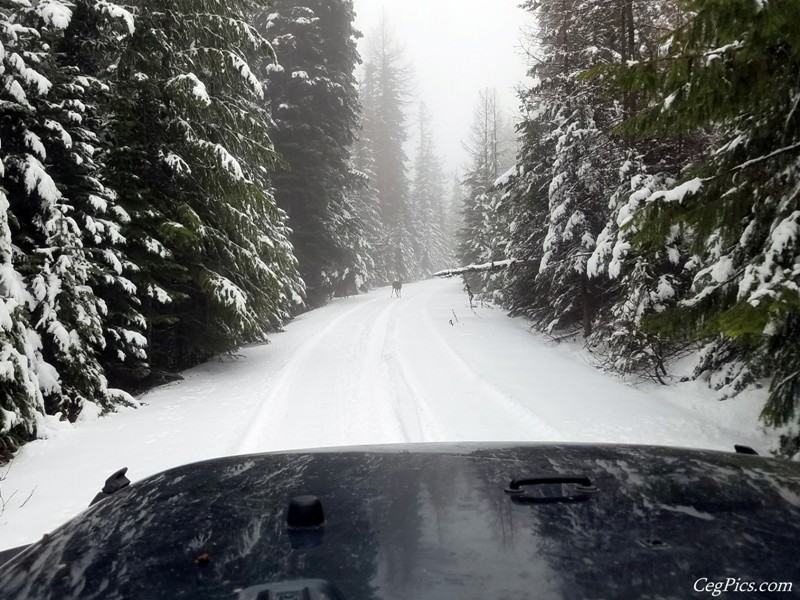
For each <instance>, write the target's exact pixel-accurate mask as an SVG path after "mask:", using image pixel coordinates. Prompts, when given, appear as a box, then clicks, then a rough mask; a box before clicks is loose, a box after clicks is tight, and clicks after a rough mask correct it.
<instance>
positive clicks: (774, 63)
mask: <svg viewBox="0 0 800 600" xmlns="http://www.w3.org/2000/svg"><path fill="white" fill-rule="evenodd" d="M524 6H525V7H526V8H527V9H528V10H530V11H532V12H534V13H535V14H536V17H537V23H538V29H537V31H536V44H535V52H536V53H537V56H536V60H535V61H534V63H533V66H532V69H531V73H530V74H531V79H532V83H531V84H530V85H529V87H528V89H526V90H524V91H523V93H522V94H521V100H522V102H523V109H524V111H525V117H524V119H523V122H522V124H521V126H520V128H519V132H520V136H521V140H522V143H521V152H520V156H519V160H518V165H517V168H516V170H515V171H512V172H511V176H510V177H508V178H507V179H506V180H505V181H501V182H499V183H500V184H501V185H502V189H503V190H504V191H505V193H506V196H505V197H506V199H507V200H506V202H505V204H506V206H504V207H502V210H499V209H498V208H496V207H492V206H491V205H489V207H488V209H485V210H484V211H483V214H485V215H488V217H489V218H490V220H491V224H490V225H488V226H483V227H482V228H481V229H482V230H483V231H491V230H492V229H493V228H495V229H496V228H497V227H500V228H501V229H502V228H504V227H507V229H508V236H509V240H510V241H509V243H508V245H507V246H506V248H505V258H507V259H513V262H512V263H511V264H512V266H511V267H509V268H508V270H507V271H506V272H505V273H504V274H503V275H500V276H498V275H496V274H495V275H492V277H493V278H494V283H495V285H499V286H500V290H499V293H495V294H494V297H495V298H496V299H499V300H500V301H502V302H503V303H504V304H505V305H506V306H508V307H509V308H510V309H511V310H512V311H513V312H515V313H521V314H526V315H528V316H529V317H531V318H532V319H533V321H534V324H535V326H536V327H538V328H540V329H542V330H544V331H548V332H550V333H552V334H553V335H561V334H571V333H574V332H577V331H580V330H581V329H582V330H583V332H584V334H585V336H586V337H587V340H588V344H589V346H590V348H591V349H592V350H593V352H594V355H595V356H596V357H598V358H600V359H601V362H602V364H603V366H605V367H607V368H609V369H612V370H615V371H617V372H620V373H624V374H629V373H637V374H641V375H645V376H648V377H651V378H653V379H656V380H660V381H662V382H666V380H667V377H668V374H669V360H670V358H671V357H673V356H674V355H675V354H677V353H681V352H683V351H695V352H697V351H698V350H701V351H700V352H699V358H700V360H699V366H698V368H697V372H696V375H697V376H698V377H701V378H703V379H705V380H706V381H707V382H708V383H709V385H711V386H712V387H713V388H715V389H716V390H718V391H719V395H720V398H721V399H726V398H731V397H733V396H735V395H736V394H738V393H739V392H740V391H742V390H743V389H745V388H747V387H748V386H754V385H755V386H757V385H760V384H761V383H762V381H764V379H767V380H769V381H770V383H769V386H770V396H769V402H768V403H767V405H766V407H765V409H764V412H763V415H762V417H763V420H764V422H765V423H766V424H768V425H771V426H779V427H782V426H788V427H789V429H788V431H789V433H788V434H787V435H786V436H785V438H784V447H783V451H784V452H785V453H786V454H789V455H791V454H794V453H796V451H797V449H798V447H800V443H799V442H798V439H800V434H798V431H800V424H798V423H800V422H799V421H798V414H800V412H799V411H798V402H799V401H800V376H799V375H798V364H800V363H798V360H800V359H798V357H800V346H798V343H797V340H798V339H800V335H798V322H799V321H800V318H799V317H798V311H800V266H799V265H800V245H799V244H798V238H799V237H800V208H799V207H800V205H798V198H799V197H800V194H799V193H798V189H800V184H798V182H800V171H799V169H800V162H798V156H800V137H799V136H800V133H798V132H800V124H799V123H800V117H799V116H798V115H800V110H799V109H798V107H800V92H799V91H798V84H797V72H798V67H799V66H800V63H799V62H798V61H800V58H798V57H799V56H800V29H799V27H800V26H798V23H800V12H798V11H800V7H799V6H798V4H797V3H796V2H791V1H789V0H775V1H770V2H752V1H750V0H726V1H724V2H718V1H716V0H685V1H681V0H661V1H659V2H636V1H635V0H616V1H611V2H609V1H607V0H562V1H559V2H539V1H534V0H531V1H529V2H526V3H525V5H524ZM484 204H485V202H484ZM472 218H473V221H475V222H477V223H480V218H476V216H474V215H473V217H472ZM471 239H473V240H478V239H480V238H479V236H477V235H475V236H473V237H472V238H471ZM469 262H476V261H475V260H472V261H469ZM478 262H479V261H478Z"/></svg>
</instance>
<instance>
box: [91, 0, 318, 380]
mask: <svg viewBox="0 0 800 600" xmlns="http://www.w3.org/2000/svg"><path fill="white" fill-rule="evenodd" d="M258 8H259V5H258V3H256V2H254V1H252V2H251V1H247V0H238V1H235V2H222V1H221V0H219V1H216V0H215V1H208V0H180V1H179V2H174V1H172V0H170V1H169V2H167V1H166V0H164V1H159V0H147V1H145V0H141V1H140V2H137V3H135V6H134V9H135V11H136V17H137V26H136V29H135V32H134V33H133V35H132V36H131V37H130V40H129V41H128V43H127V45H126V47H125V48H124V51H123V53H122V56H121V58H120V60H119V62H118V66H117V68H116V71H115V75H116V77H115V86H116V89H117V92H118V93H117V94H116V95H115V102H114V104H113V106H112V109H113V118H112V120H111V123H110V144H109V148H110V150H109V152H108V156H107V158H106V162H107V164H108V171H109V173H108V177H109V180H110V181H111V183H112V184H113V186H114V188H115V189H116V190H117V191H118V193H119V201H120V204H121V205H122V207H123V208H124V209H125V210H126V211H127V213H128V214H129V215H130V218H131V221H130V223H129V224H128V225H127V226H126V228H125V231H124V234H125V235H126V237H127V238H128V240H129V253H130V256H131V259H132V260H133V262H135V264H136V265H137V266H138V267H139V270H138V272H137V273H136V277H135V279H134V283H135V285H136V287H137V290H138V295H139V298H140V299H141V301H142V311H143V314H144V316H145V318H146V319H147V322H148V325H149V330H148V332H147V338H148V342H149V346H150V348H151V362H152V364H153V365H154V367H155V369H156V371H158V372H165V371H174V370H177V369H178V368H181V367H183V366H186V365H189V364H193V363H195V362H197V361H199V360H202V359H204V358H206V357H208V356H210V355H212V354H215V353H219V352H229V351H232V350H233V349H235V348H236V347H238V345H239V344H241V343H242V342H245V341H249V340H261V339H264V336H265V334H266V333H267V332H268V331H270V330H273V329H275V328H278V327H280V326H281V324H282V323H283V322H284V321H285V319H286V318H288V315H289V311H290V310H291V307H292V305H293V304H294V303H297V302H300V300H301V296H300V295H301V293H302V286H301V283H300V280H299V278H298V275H297V271H296V259H295V258H294V256H293V255H292V247H291V244H290V243H289V241H288V234H289V231H288V229H287V227H286V223H285V221H286V215H285V213H284V212H283V211H281V210H280V209H279V208H278V207H277V206H276V205H275V202H274V199H273V198H272V196H271V193H270V191H269V190H270V182H269V172H270V169H271V168H272V167H273V166H274V165H275V164H276V161H277V158H276V154H275V152H274V150H273V148H272V144H271V142H270V137H269V131H268V127H269V123H270V117H269V114H268V112H267V111H266V110H265V108H264V104H263V102H264V86H263V84H262V81H263V79H264V78H265V77H266V75H267V72H268V70H270V69H273V68H274V65H275V61H274V53H273V50H272V47H271V46H270V44H269V43H268V42H267V41H266V40H265V39H264V38H263V37H262V36H261V35H260V34H259V33H258V31H257V30H256V29H255V28H254V27H253V26H252V25H250V24H249V19H250V18H251V17H252V15H253V14H254V13H255V11H256V10H257V9H258Z"/></svg>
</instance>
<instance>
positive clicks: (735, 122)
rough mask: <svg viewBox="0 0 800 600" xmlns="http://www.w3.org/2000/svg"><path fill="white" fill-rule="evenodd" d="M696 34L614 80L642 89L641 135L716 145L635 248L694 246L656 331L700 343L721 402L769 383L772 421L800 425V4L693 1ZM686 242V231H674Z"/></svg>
mask: <svg viewBox="0 0 800 600" xmlns="http://www.w3.org/2000/svg"><path fill="white" fill-rule="evenodd" d="M685 8H686V11H687V18H688V22H687V24H686V26H685V27H683V28H681V29H678V30H676V32H675V33H673V34H672V35H670V36H669V38H668V39H667V40H666V41H665V43H664V44H663V46H662V49H661V53H660V56H658V57H657V58H654V59H652V60H649V61H643V62H641V63H640V64H637V65H632V66H630V67H628V68H626V69H624V70H622V71H620V72H618V73H616V75H617V80H618V81H619V82H620V83H621V84H622V85H623V86H624V87H625V88H628V89H631V88H642V87H643V88H644V89H645V91H646V92H647V94H648V97H649V98H648V99H650V103H649V106H648V107H647V109H646V110H643V111H642V112H641V113H640V114H639V115H637V117H636V118H635V119H634V120H633V121H632V122H631V123H630V125H629V130H630V131H632V132H634V133H636V134H638V135H664V134H673V135H675V134H678V135H685V134H686V133H687V132H689V133H691V132H694V131H697V130H700V129H703V128H705V129H713V131H714V138H713V145H712V148H711V149H710V151H709V152H708V153H707V155H706V156H705V157H704V158H703V159H702V160H698V161H697V162H696V164H695V165H693V166H692V168H691V169H689V170H688V171H687V172H686V173H685V174H684V175H683V177H682V178H681V180H680V181H678V182H677V184H676V185H675V186H672V187H670V189H668V190H667V191H665V192H658V193H655V194H653V195H652V196H650V197H649V198H648V199H647V206H646V207H645V208H644V210H643V211H642V213H641V216H640V218H639V219H638V220H637V228H638V229H639V230H640V231H639V233H638V234H637V236H636V237H635V240H634V241H635V245H634V248H635V249H637V250H640V249H643V248H647V247H648V246H649V245H651V244H661V245H663V244H665V243H666V244H667V245H668V244H669V243H671V241H672V240H673V239H674V238H675V237H676V236H683V237H685V238H686V239H687V241H688V244H687V248H688V249H689V250H690V252H691V256H690V257H689V258H688V260H685V261H682V263H681V266H682V267H683V273H685V274H686V275H688V276H689V277H690V278H691V286H690V289H689V290H687V292H686V294H684V295H682V296H681V298H680V300H679V302H678V304H677V306H676V308H675V309H674V310H669V311H666V312H664V313H663V314H662V315H659V316H658V317H656V318H653V319H651V320H650V323H649V328H650V329H651V330H654V331H660V332H664V333H666V332H669V333H670V334H671V335H684V336H690V337H692V338H696V339H699V340H702V341H703V342H704V343H705V344H706V349H705V352H704V354H703V361H702V362H701V365H700V367H699V369H698V374H699V375H702V376H704V377H706V378H707V379H708V380H709V381H710V382H711V383H712V385H714V387H716V388H718V389H720V391H721V392H722V394H723V397H725V396H730V395H731V394H735V393H736V392H738V391H740V390H741V389H742V388H743V387H745V386H746V385H748V384H751V383H753V382H754V381H757V380H758V379H759V378H760V377H763V376H766V377H769V378H770V379H771V381H772V383H771V384H770V399H769V402H768V404H767V406H766V407H765V409H764V413H763V418H764V420H765V422H766V423H767V424H769V425H775V426H783V425H791V426H792V427H793V428H794V430H795V431H794V433H793V434H792V435H789V436H787V437H786V440H785V442H786V446H785V450H786V451H787V453H793V452H794V451H796V449H797V447H798V441H797V440H798V439H800V437H798V433H797V432H798V427H800V425H799V423H800V420H798V418H799V417H800V411H799V410H798V405H799V404H800V372H799V371H798V365H799V364H800V363H799V362H798V361H799V360H800V359H799V358H798V357H800V346H799V345H798V339H800V337H799V336H798V326H797V323H798V319H800V238H799V237H798V234H799V233H800V229H798V223H799V220H800V114H799V112H798V105H800V89H798V82H797V72H798V69H800V23H799V20H800V6H798V4H797V3H796V2H792V1H790V0H783V1H781V0H775V1H774V2H769V3H754V2H748V1H745V0H733V1H731V2H724V3H723V2H709V1H697V0H694V1H688V2H685ZM676 230H677V233H676Z"/></svg>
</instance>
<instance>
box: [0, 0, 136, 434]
mask: <svg viewBox="0 0 800 600" xmlns="http://www.w3.org/2000/svg"><path fill="white" fill-rule="evenodd" d="M110 6H113V5H111V4H110V3H99V4H96V5H87V4H83V3H80V4H78V5H77V6H76V5H72V4H71V3H67V2H56V1H52V2H48V3H38V4H36V5H34V6H30V5H27V4H19V3H18V4H16V6H14V7H11V8H8V7H7V8H5V10H6V11H7V12H5V13H4V15H3V19H4V23H6V25H5V26H4V36H5V37H6V39H5V40H4V42H5V43H4V46H5V50H6V54H5V59H6V61H7V65H5V69H4V71H5V73H4V78H5V86H4V90H5V92H6V93H8V95H9V96H10V101H9V102H6V103H5V104H4V109H3V110H4V112H5V114H4V117H5V118H4V119H2V124H1V125H0V136H2V140H3V151H2V161H3V165H4V167H5V168H4V173H3V175H4V186H5V188H6V195H5V207H4V210H3V212H4V213H5V217H4V226H3V229H4V234H5V235H6V236H7V239H8V240H9V241H10V243H12V244H13V251H12V252H10V253H6V254H5V255H4V257H3V261H4V264H6V266H7V268H8V271H7V272H6V274H5V275H4V277H3V279H4V285H3V287H5V288H6V294H7V297H8V298H9V299H10V300H11V302H12V304H13V307H9V308H10V309H11V310H9V311H8V312H9V316H10V319H11V325H10V328H9V329H8V330H7V333H9V334H10V335H11V337H12V339H13V338H16V339H15V342H14V343H12V344H11V345H10V346H8V347H7V348H6V349H5V350H4V351H3V354H4V355H5V359H6V360H8V361H9V363H8V365H9V369H7V370H6V372H7V373H8V374H13V376H12V377H11V378H10V380H9V382H8V383H9V384H11V387H12V388H15V387H17V386H15V385H14V384H13V380H14V379H16V380H17V385H19V384H21V386H22V389H24V390H25V392H24V393H23V392H22V389H20V388H19V387H17V389H16V391H14V390H13V389H12V390H11V391H10V393H9V395H8V398H7V402H9V403H10V406H9V407H6V410H9V411H10V412H9V413H8V414H7V415H5V414H4V419H3V420H4V421H6V422H4V423H2V424H0V435H4V434H8V435H10V436H12V438H13V437H14V436H15V433H14V430H15V429H16V430H17V431H19V432H21V434H22V435H21V437H20V439H30V437H32V436H33V435H35V434H36V420H37V419H36V415H37V414H39V415H40V414H42V413H44V412H47V413H49V414H58V415H61V416H63V417H67V418H69V419H74V418H76V417H77V415H78V414H79V412H80V411H81V410H82V408H83V407H84V405H85V404H86V402H88V401H91V402H95V403H98V404H100V405H101V406H103V407H104V408H110V407H111V406H112V405H113V404H115V403H117V402H118V401H120V400H130V397H129V396H127V394H124V393H122V392H120V391H117V390H112V389H109V388H108V385H107V379H106V377H105V371H104V368H103V365H102V356H103V354H104V353H105V352H107V351H108V349H109V346H110V344H109V339H110V338H111V337H112V333H113V332H112V331H111V329H110V328H108V327H106V324H105V318H106V316H107V314H108V306H107V304H106V303H105V302H104V301H103V299H102V298H101V297H100V296H99V295H98V293H97V290H98V289H100V288H102V287H103V286H104V285H106V284H107V283H108V282H109V281H112V282H114V281H116V280H117V279H122V276H121V273H122V271H123V268H124V266H123V263H122V262H121V260H120V257H121V244H122V243H123V242H124V240H123V238H122V236H121V235H120V233H119V229H120V222H121V221H122V220H124V214H122V213H118V212H116V210H115V207H114V205H113V192H111V191H110V190H108V189H107V188H106V187H105V185H104V184H103V182H102V181H101V179H100V178H99V176H98V166H97V164H96V163H95V162H94V159H93V156H94V152H95V150H96V148H95V146H94V144H95V143H96V142H97V133H96V131H97V123H96V121H94V119H93V111H94V105H93V99H94V97H95V96H94V93H95V91H96V90H97V89H98V88H101V87H102V84H100V83H99V82H98V81H97V80H96V79H95V78H93V77H92V76H90V75H87V74H86V72H85V71H84V70H83V69H82V68H81V67H82V65H80V64H77V63H73V62H71V61H70V60H68V58H67V51H66V48H67V47H68V46H69V44H70V42H71V40H74V36H75V27H73V11H76V12H77V13H79V14H89V13H90V12H93V13H94V15H93V17H92V18H94V19H96V20H98V22H103V21H102V19H100V16H101V15H102V13H103V12H104V10H105V9H106V8H107V7H110ZM11 21H13V23H14V24H13V26H12V25H10V22H11ZM104 25H108V24H107V23H104ZM108 26H109V28H110V29H113V25H108ZM97 34H98V36H100V35H102V33H101V32H99V31H98V32H97ZM31 65H35V69H34V68H33V67H32V66H31ZM15 280H16V282H15V283H12V282H13V281H15ZM126 292H127V290H122V292H121V294H120V295H121V296H123V297H125V296H126ZM127 297H128V299H130V295H127ZM23 307H24V308H23ZM137 325H141V321H138V322H137ZM20 336H24V339H23V338H22V337H20ZM140 337H141V336H139V337H136V336H135V335H132V337H131V338H130V339H126V340H124V342H123V343H122V344H118V345H117V349H119V348H124V349H125V350H126V351H130V352H132V353H134V354H136V356H137V360H138V359H141V357H142V355H143V350H142V348H141V346H140V344H139V341H140V340H139V338H140ZM20 342H22V345H20ZM26 369H27V370H28V371H29V372H28V373H25V370H26ZM37 387H38V389H36V388H37ZM9 415H13V416H9ZM9 432H10V433H9ZM4 437H5V436H4ZM14 444H15V442H11V443H9V442H8V441H7V439H6V440H5V441H4V446H5V448H6V449H8V448H10V447H13V446H14Z"/></svg>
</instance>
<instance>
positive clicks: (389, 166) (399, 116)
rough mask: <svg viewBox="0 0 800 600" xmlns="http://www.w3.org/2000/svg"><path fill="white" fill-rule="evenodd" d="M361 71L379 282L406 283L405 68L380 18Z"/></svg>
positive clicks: (411, 237) (409, 229)
mask: <svg viewBox="0 0 800 600" xmlns="http://www.w3.org/2000/svg"><path fill="white" fill-rule="evenodd" d="M365 70H366V71H367V73H368V74H369V79H370V80H369V82H368V90H367V91H368V92H369V93H370V94H371V98H369V99H368V100H366V101H365V102H364V132H365V134H366V138H367V139H368V140H369V141H370V143H371V154H372V160H373V169H374V171H373V173H374V178H373V180H372V185H373V187H374V189H375V192H376V195H377V198H378V201H379V206H380V217H381V223H382V227H383V230H384V234H385V235H384V238H383V239H382V240H381V241H380V242H379V244H378V248H377V252H378V255H379V257H380V258H379V263H380V264H381V265H383V268H384V272H383V273H380V274H378V275H377V278H378V280H379V282H381V283H387V282H390V281H392V280H393V279H396V278H400V279H403V280H406V281H409V280H410V279H411V278H412V277H413V276H414V274H415V273H417V269H418V264H419V263H418V257H417V255H416V244H417V242H416V234H415V232H414V231H413V216H412V213H411V210H410V206H409V198H408V195H409V190H408V177H407V173H406V154H405V150H404V144H405V142H406V140H407V138H408V133H407V131H406V114H405V107H406V104H407V96H408V67H407V66H406V65H405V64H404V63H403V58H402V51H401V50H400V48H399V46H398V45H397V43H396V42H395V41H394V39H393V37H392V34H391V32H390V30H389V25H388V23H387V22H386V21H385V20H384V21H383V22H382V23H381V25H380V27H379V28H378V29H377V30H376V31H375V32H374V33H373V35H372V37H371V38H370V44H369V52H368V56H367V59H366V65H365Z"/></svg>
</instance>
